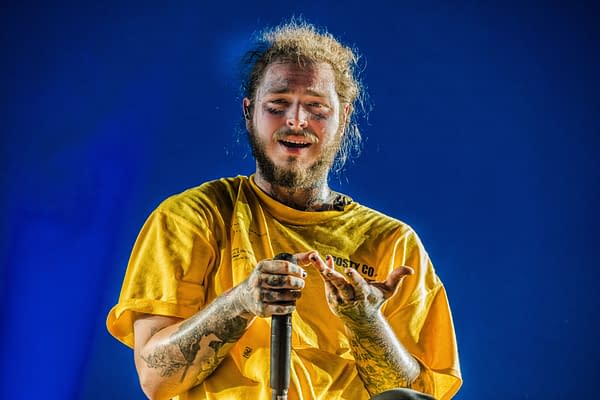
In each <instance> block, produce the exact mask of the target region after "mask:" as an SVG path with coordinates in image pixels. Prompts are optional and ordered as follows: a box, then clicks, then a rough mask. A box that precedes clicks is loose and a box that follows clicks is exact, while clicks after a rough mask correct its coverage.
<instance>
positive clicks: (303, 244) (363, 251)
mask: <svg viewBox="0 0 600 400" xmlns="http://www.w3.org/2000/svg"><path fill="white" fill-rule="evenodd" d="M243 63H244V65H245V68H244V76H243V83H242V88H243V97H244V98H243V102H242V107H241V108H242V116H243V121H244V124H245V127H246V130H247V136H248V139H249V142H250V145H251V148H252V152H253V155H254V157H255V159H256V171H255V173H254V174H252V175H250V176H248V177H246V176H237V177H235V178H223V179H220V180H216V181H211V182H207V183H204V184H202V185H200V186H198V187H195V188H192V189H189V190H186V191H184V192H182V193H180V194H178V195H175V196H172V197H170V198H168V199H166V200H165V201H164V202H163V203H162V204H161V205H160V206H159V207H158V208H157V209H156V210H154V212H152V214H151V215H150V216H149V218H148V220H147V221H146V223H145V224H144V226H143V228H142V230H141V232H140V233H139V236H138V238H137V240H136V243H135V245H134V248H133V251H132V253H131V258H130V260H129V264H128V266H127V271H126V273H125V278H124V281H123V286H122V289H121V294H120V296H119V301H118V303H117V304H116V305H115V307H114V308H113V309H112V310H111V311H110V313H109V315H108V320H107V327H108V330H109V331H110V333H111V334H112V335H114V336H115V337H116V338H117V339H119V340H120V341H122V342H123V343H125V344H126V345H128V346H130V347H132V348H133V350H134V359H135V365H136V368H137V371H138V374H139V379H140V384H141V387H142V389H143V391H144V393H145V394H146V395H147V396H148V397H149V398H151V399H169V398H177V399H181V400H183V399H207V400H213V399H215V400H217V399H252V400H268V399H271V389H270V387H269V373H270V371H269V368H270V365H269V356H270V354H269V345H270V338H271V317H272V316H277V315H287V314H291V338H290V340H291V353H290V364H291V369H290V373H289V381H290V383H289V391H288V394H287V395H288V396H289V399H294V400H298V399H303V400H316V399H322V400H329V399H330V400H334V399H347V400H361V399H365V400H367V399H421V398H422V399H431V398H435V399H449V398H451V397H452V396H453V395H454V394H455V393H456V392H457V391H458V389H459V387H460V385H461V382H462V380H461V375H460V367H459V361H458V352H457V346H456V339H455V334H454V328H453V323H452V317H451V313H450V308H449V304H448V300H447V297H446V291H445V289H444V286H443V284H442V282H441V281H440V279H439V278H438V276H437V275H436V273H435V271H434V268H433V266H432V263H431V261H430V259H429V256H428V254H427V252H426V251H425V249H424V247H423V245H422V243H421V241H420V239H419V238H418V236H417V234H416V233H415V232H414V231H413V230H412V229H411V228H410V227H409V226H407V225H406V224H404V223H402V222H401V221H399V220H397V219H395V218H392V217H389V216H386V215H383V214H381V213H379V212H377V211H374V210H372V209H370V208H368V207H367V206H365V205H363V204H359V203H358V202H356V201H354V200H353V199H352V198H351V197H349V196H348V195H345V194H342V193H338V192H336V191H334V190H332V189H331V188H330V187H329V184H328V176H329V174H330V172H333V171H340V170H341V167H342V166H343V164H344V162H345V161H346V160H347V159H348V157H350V156H351V155H353V153H354V150H356V149H357V148H358V145H359V142H360V133H359V130H358V126H357V123H356V114H357V112H359V111H360V104H361V100H362V99H363V92H362V86H361V84H360V82H359V79H358V71H357V69H358V68H357V55H356V53H355V52H354V51H353V50H352V49H350V48H349V47H347V46H345V45H343V44H341V43H340V41H338V40H337V39H335V38H334V37H333V36H332V35H331V34H329V33H327V32H326V31H324V30H320V29H318V28H316V27H314V26H313V25H311V24H309V23H307V22H305V21H302V20H298V19H292V20H290V21H288V22H286V23H284V24H282V25H280V26H277V27H274V28H270V29H266V30H264V31H263V32H262V33H261V34H260V35H259V37H258V38H257V42H256V46H255V47H254V48H252V49H250V50H249V51H248V52H247V53H246V55H245V56H244V57H243ZM279 253H289V254H290V255H292V256H293V257H294V258H290V259H288V260H286V259H274V258H276V257H275V256H276V255H278V254H279ZM289 260H292V261H289Z"/></svg>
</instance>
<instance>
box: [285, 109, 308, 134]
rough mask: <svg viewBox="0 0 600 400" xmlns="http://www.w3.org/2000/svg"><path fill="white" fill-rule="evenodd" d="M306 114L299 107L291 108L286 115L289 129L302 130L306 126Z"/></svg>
mask: <svg viewBox="0 0 600 400" xmlns="http://www.w3.org/2000/svg"><path fill="white" fill-rule="evenodd" d="M307 114H308V113H307V112H306V111H305V110H303V109H302V107H301V106H297V107H291V109H290V110H289V111H288V115H287V121H286V123H287V126H288V127H289V128H290V129H293V130H297V129H304V128H306V127H307V126H308V115H307Z"/></svg>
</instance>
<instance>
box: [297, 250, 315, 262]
mask: <svg viewBox="0 0 600 400" xmlns="http://www.w3.org/2000/svg"><path fill="white" fill-rule="evenodd" d="M315 255H316V256H317V257H318V255H319V253H317V252H316V251H315V250H311V251H307V252H304V253H296V254H294V256H295V257H296V260H298V265H300V266H306V265H310V264H312V262H313V261H312V259H311V257H312V256H315Z"/></svg>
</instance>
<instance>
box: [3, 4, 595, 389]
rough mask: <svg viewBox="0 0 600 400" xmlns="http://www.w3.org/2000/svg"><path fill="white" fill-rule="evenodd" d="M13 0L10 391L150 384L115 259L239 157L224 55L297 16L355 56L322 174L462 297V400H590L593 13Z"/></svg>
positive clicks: (6, 200) (8, 168)
mask: <svg viewBox="0 0 600 400" xmlns="http://www.w3.org/2000/svg"><path fill="white" fill-rule="evenodd" d="M9 3H12V5H6V4H5V5H3V6H2V11H1V12H0V32H1V36H0V40H1V43H2V54H3V57H2V59H3V61H2V62H1V63H0V69H1V71H2V80H1V82H2V83H1V85H0V88H1V89H2V91H1V93H2V100H3V101H2V104H3V107H2V115H3V118H2V128H1V130H2V143H1V144H2V147H1V150H0V156H1V163H2V170H1V171H2V172H1V179H2V188H3V193H2V197H1V199H2V200H1V205H2V209H3V221H2V231H1V232H2V241H1V245H0V249H1V250H0V251H1V253H0V255H1V266H2V271H1V278H0V289H1V292H0V300H1V304H2V313H1V314H0V322H1V329H0V339H1V340H0V357H1V360H2V366H1V375H0V379H1V381H0V398H2V399H16V398H19V399H39V398H43V399H143V398H144V396H143V393H142V392H141V390H140V389H139V386H138V383H137V380H136V375H135V370H134V367H133V358H132V352H131V351H130V350H129V349H128V348H126V347H124V346H122V345H121V344H119V343H118V342H117V341H116V340H115V339H113V338H112V337H110V336H109V335H108V333H107V332H106V329H105V318H106V314H107V312H108V310H109V309H110V307H111V306H112V305H113V304H114V303H115V302H116V300H117V297H118V292H119V289H120V284H121V279H122V277H123V274H124V270H125V267H126V263H127V259H128V256H129V252H130V250H131V247H132V245H133V242H134V240H135V238H136V235H137V233H138V231H139V229H140V227H141V225H142V224H143V222H144V220H145V218H146V217H147V215H148V214H149V212H150V211H151V210H152V209H153V208H154V207H155V206H157V205H158V203H159V202H160V201H161V200H162V199H164V198H165V197H167V196H169V195H171V194H173V193H176V192H179V191H182V190H183V189H185V188H188V187H192V186H195V185H197V184H199V183H201V182H204V181H206V180H210V179H214V178H218V177H222V176H233V175H237V174H250V173H251V172H252V171H253V168H254V164H253V160H252V158H251V156H250V154H249V152H248V150H247V148H246V145H245V143H244V141H245V139H244V136H243V135H239V134H238V131H239V127H240V120H241V106H240V104H241V103H240V102H241V99H240V98H239V95H238V92H237V87H238V83H239V82H238V80H237V75H236V68H237V67H236V62H237V57H238V56H239V55H241V53H242V52H243V50H244V48H245V46H246V45H247V44H248V38H249V36H250V35H251V34H252V33H253V31H255V30H257V29H260V28H262V27H264V26H265V25H266V24H276V23H278V22H280V21H281V20H282V19H283V18H286V17H289V16H291V15H303V16H304V17H305V18H306V19H308V20H309V21H311V22H313V23H315V24H317V25H320V26H326V27H327V28H328V29H329V30H330V31H331V32H333V33H334V34H336V35H337V36H339V37H340V38H341V39H342V40H343V41H345V42H346V43H348V44H350V45H354V46H356V47H357V48H358V49H359V50H360V52H361V53H362V55H363V57H362V65H363V66H364V71H363V78H364V81H365V83H366V85H367V87H368V90H369V92H370V104H371V106H372V110H371V113H370V114H369V118H368V120H364V121H362V131H363V134H364V135H365V138H366V140H365V146H364V151H363V154H362V156H361V157H360V158H358V159H357V160H355V161H354V162H353V163H351V164H350V165H349V166H348V168H347V169H346V171H345V173H344V174H343V175H342V176H341V177H339V178H333V179H332V181H331V182H332V185H333V186H334V187H335V188H336V189H338V190H340V191H343V192H345V193H348V194H350V195H352V196H353V197H354V198H355V199H356V200H358V201H359V202H361V203H363V204H366V205H369V206H371V207H374V208H377V209H379V210H381V211H383V212H386V213H388V214H390V215H393V216H395V217H397V218H399V219H401V220H404V221H405V222H407V223H409V224H411V225H412V226H413V227H414V228H415V229H416V230H417V232H419V234H420V236H421V237H422V239H423V242H424V244H425V246H426V247H427V249H428V250H429V253H430V255H431V257H432V259H433V261H434V264H435V266H436V268H437V272H438V273H439V275H440V276H441V277H442V279H443V281H444V282H445V284H446V287H447V291H448V294H449V298H450V301H451V304H452V307H453V313H454V319H455V325H456V332H457V336H458V341H459V350H460V356H461V363H462V370H463V374H464V381H465V382H464V385H463V388H462V389H461V391H460V392H459V394H458V395H457V397H456V398H457V399H464V400H480V399H487V400H493V399H503V400H504V399H567V398H596V397H597V389H596V388H595V386H596V383H595V382H596V378H597V377H598V372H599V371H598V363H599V362H600V345H599V342H598V338H599V337H600V332H599V329H598V306H599V301H598V298H599V297H598V289H597V286H598V282H599V281H600V276H599V272H598V270H599V264H598V257H597V253H596V251H597V250H596V244H597V243H596V242H597V241H598V226H599V225H598V223H599V222H600V221H599V218H598V216H599V212H598V208H599V207H598V205H599V204H600V198H599V197H600V196H599V184H600V165H599V163H600V162H599V154H600V146H599V136H600V128H599V126H600V124H599V117H598V116H599V115H600V109H599V98H598V93H599V92H600V84H599V74H598V71H600V62H599V61H600V60H599V54H600V52H599V51H598V48H597V46H598V43H599V39H600V37H599V28H598V25H599V24H598V21H599V20H600V18H599V15H598V7H597V6H596V5H595V4H593V3H592V2H589V3H588V2H567V1H563V2H558V3H557V2H551V3H543V2H540V3H535V5H534V3H529V2H514V3H513V4H505V3H502V2H501V3H498V4H496V2H474V1H458V2H450V1H448V2H437V1H426V2H395V3H394V2H389V1H378V0H375V1H367V2H365V1H343V2H337V3H334V2H331V3H330V2H320V3H319V2H317V3H303V2H300V3H289V2H284V1H277V2H275V1H265V2H261V1H257V2H250V1H246V2H242V1H239V2H231V1H223V2H204V3H203V2H198V1H182V2H171V3H169V4H168V5H167V3H165V2H158V1H146V2H134V3H131V2H114V3H113V4H108V3H106V2H98V4H96V5H90V4H88V5H84V3H85V2H71V3H70V4H61V3H60V2H48V3H47V4H45V5H43V4H33V3H30V2H9ZM121 3H123V4H121ZM544 4H545V5H544Z"/></svg>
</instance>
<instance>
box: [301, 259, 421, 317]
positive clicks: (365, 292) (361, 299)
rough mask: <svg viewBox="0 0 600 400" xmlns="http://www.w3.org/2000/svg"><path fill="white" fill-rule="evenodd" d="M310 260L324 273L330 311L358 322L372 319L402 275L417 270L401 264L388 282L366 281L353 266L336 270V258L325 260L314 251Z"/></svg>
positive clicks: (398, 285)
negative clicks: (341, 270)
mask: <svg viewBox="0 0 600 400" xmlns="http://www.w3.org/2000/svg"><path fill="white" fill-rule="evenodd" d="M309 259H310V260H311V261H312V263H313V264H314V265H315V266H316V267H317V269H318V270H319V271H320V272H321V276H322V277H323V280H324V282H325V295H326V296H327V302H328V303H329V308H331V311H333V313H334V314H336V315H337V316H339V317H340V318H342V320H350V321H352V322H355V323H356V322H360V321H368V320H369V319H371V318H373V317H374V316H375V315H376V314H377V312H378V311H379V308H380V307H381V305H382V304H383V303H384V302H385V301H386V300H387V299H388V298H390V297H391V296H392V295H393V294H394V293H396V291H397V290H398V288H399V287H400V282H401V281H402V278H404V277H405V276H406V275H412V274H413V273H414V270H413V269H412V268H410V267H406V266H400V267H398V268H396V269H394V270H393V271H392V272H391V273H390V274H389V275H388V276H387V278H386V279H385V281H375V282H367V281H366V280H365V279H364V278H363V277H362V276H361V275H360V273H359V272H358V271H356V270H355V269H353V268H345V269H344V273H343V274H342V273H340V272H338V271H336V270H335V267H334V260H333V257H331V256H329V255H328V256H327V257H326V258H325V261H323V259H322V258H321V257H320V256H319V255H318V254H317V253H316V252H314V253H313V254H311V255H310V256H309ZM350 321H348V322H350Z"/></svg>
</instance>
